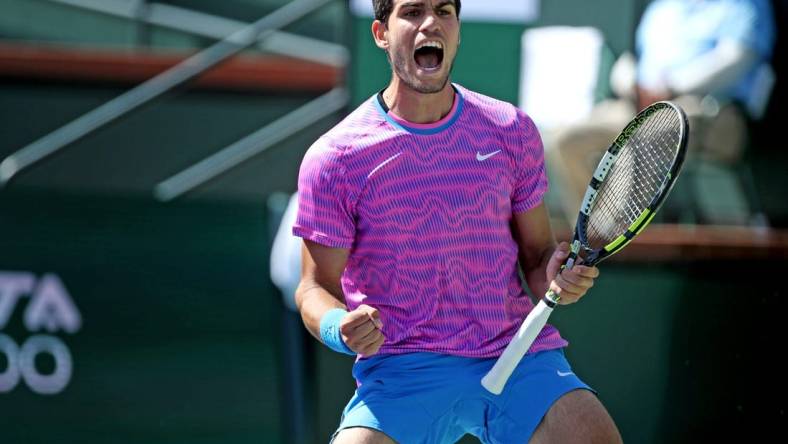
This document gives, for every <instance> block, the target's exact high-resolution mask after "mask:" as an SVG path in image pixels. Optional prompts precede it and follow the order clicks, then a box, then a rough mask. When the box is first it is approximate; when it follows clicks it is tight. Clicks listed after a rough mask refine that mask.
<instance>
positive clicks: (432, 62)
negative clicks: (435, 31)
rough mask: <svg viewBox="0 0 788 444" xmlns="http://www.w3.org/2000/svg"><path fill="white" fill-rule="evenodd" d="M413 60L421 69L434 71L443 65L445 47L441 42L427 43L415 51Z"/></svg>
mask: <svg viewBox="0 0 788 444" xmlns="http://www.w3.org/2000/svg"><path fill="white" fill-rule="evenodd" d="M413 58H414V59H415V60H416V65H418V67H419V68H421V69H424V70H427V71H434V70H437V69H438V68H440V67H441V64H442V63H443V45H442V44H441V43H440V42H425V43H422V44H420V45H419V46H418V47H417V48H416V51H414V54H413Z"/></svg>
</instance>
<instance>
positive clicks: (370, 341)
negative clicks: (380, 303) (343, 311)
mask: <svg viewBox="0 0 788 444" xmlns="http://www.w3.org/2000/svg"><path fill="white" fill-rule="evenodd" d="M382 329H383V323H382V322H381V321H380V313H379V312H378V309H377V308H373V307H370V306H369V305H363V304H362V305H359V306H358V308H356V309H355V310H353V311H351V312H348V314H347V315H345V317H343V318H342V320H341V321H340V322H339V332H340V334H341V335H342V340H343V341H344V342H345V345H347V346H348V347H349V348H350V349H351V350H353V351H354V352H356V353H358V354H360V355H362V356H371V355H374V354H375V353H377V352H378V350H380V346H381V345H383V342H384V341H385V340H386V338H385V337H384V336H383V331H382Z"/></svg>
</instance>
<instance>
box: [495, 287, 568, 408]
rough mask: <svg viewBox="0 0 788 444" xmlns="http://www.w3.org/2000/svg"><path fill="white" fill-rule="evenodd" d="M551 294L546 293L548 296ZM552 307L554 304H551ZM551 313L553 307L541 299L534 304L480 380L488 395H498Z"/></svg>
mask: <svg viewBox="0 0 788 444" xmlns="http://www.w3.org/2000/svg"><path fill="white" fill-rule="evenodd" d="M549 293H551V292H548V294H549ZM553 305H554V304H553ZM552 312H553V307H551V306H550V305H548V304H547V303H545V300H544V299H542V300H540V301H539V303H538V304H536V307H534V309H533V310H531V312H530V313H528V316H527V317H526V318H525V320H524V321H523V323H522V325H520V329H519V330H517V334H516V335H514V337H513V338H512V341H511V342H509V345H507V346H506V349H505V350H504V351H503V353H502V354H501V356H500V357H499V358H498V360H497V361H495V365H493V368H492V369H490V371H489V372H487V374H486V375H485V376H484V377H483V378H482V386H484V388H485V389H487V391H489V392H490V393H493V394H496V395H500V394H501V392H502V391H503V387H504V386H505V385H506V381H508V380H509V376H511V375H512V372H514V369H515V368H517V364H519V363H520V360H521V359H523V356H525V354H526V353H527V352H528V349H530V348H531V344H533V343H534V340H536V336H537V335H538V334H539V332H540V331H542V328H544V326H545V324H546V323H547V318H549V317H550V313H552Z"/></svg>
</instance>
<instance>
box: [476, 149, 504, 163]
mask: <svg viewBox="0 0 788 444" xmlns="http://www.w3.org/2000/svg"><path fill="white" fill-rule="evenodd" d="M500 152H501V150H498V151H493V152H492V153H488V154H482V153H480V152H479V151H476V160H478V161H479V162H481V161H483V160H487V159H489V158H490V157H492V156H494V155H496V154H498V153H500Z"/></svg>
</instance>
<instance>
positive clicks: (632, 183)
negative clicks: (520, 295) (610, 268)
mask: <svg viewBox="0 0 788 444" xmlns="http://www.w3.org/2000/svg"><path fill="white" fill-rule="evenodd" d="M688 131H689V125H688V123H687V118H686V116H685V115H684V112H683V111H682V110H681V108H679V107H677V106H676V105H674V104H672V103H670V102H657V103H654V104H652V105H650V106H648V107H646V108H645V109H643V111H641V112H640V113H638V115H637V116H635V118H634V119H633V120H632V121H631V122H630V123H629V124H628V125H627V126H626V127H625V128H624V129H623V130H622V131H621V134H619V136H618V137H617V138H616V139H615V140H614V141H613V144H612V145H611V146H610V148H608V150H607V152H606V153H605V155H604V156H603V157H602V160H601V161H600V162H599V165H598V166H597V168H596V171H595V172H594V175H593V177H592V178H591V183H590V184H589V185H588V189H587V190H586V194H585V197H584V198H583V203H582V205H581V206H580V213H579V214H578V216H577V223H576V224H575V234H574V237H573V240H572V244H571V250H570V253H569V257H568V258H567V261H566V264H565V267H566V268H569V269H571V268H572V266H573V265H575V264H576V263H577V262H578V260H579V259H582V262H583V265H586V266H594V265H595V264H597V263H598V262H600V261H601V260H603V259H605V258H607V257H610V256H611V255H612V254H614V253H616V252H618V251H620V250H621V249H622V248H624V246H625V245H627V244H628V243H629V242H630V241H631V240H632V239H633V238H634V237H635V236H637V235H638V234H640V232H641V231H643V229H644V228H645V227H646V225H648V223H649V222H651V219H653V218H654V215H655V214H656V212H657V210H658V209H659V207H660V205H662V202H664V200H665V197H666V196H667V195H668V193H669V192H670V190H671V189H672V187H673V184H674V183H675V180H676V177H677V176H678V174H679V171H680V170H681V165H682V164H683V163H684V154H685V151H686V149H687V133H688ZM560 300H561V296H560V295H558V294H556V292H554V291H553V290H552V289H551V290H548V291H547V293H546V294H545V295H544V297H543V298H542V300H540V301H539V303H538V304H537V305H536V307H534V309H533V310H531V312H530V313H529V314H528V316H527V317H526V318H525V321H523V324H522V325H521V326H520V329H519V330H518V331H517V334H516V335H515V336H514V338H512V341H511V342H510V343H509V345H508V346H507V347H506V349H505V350H504V351H503V353H502V354H501V356H500V357H499V358H498V360H497V361H496V363H495V365H494V366H493V368H492V369H491V370H490V371H489V372H488V373H487V375H485V376H484V378H482V385H483V386H484V388H486V389H487V390H489V391H490V392H492V393H494V394H496V395H497V394H500V393H501V392H502V391H503V387H504V386H505V385H506V381H507V380H508V379H509V376H511V374H512V372H513V371H514V369H515V367H517V364H518V363H519V362H520V360H521V359H522V357H523V356H524V355H525V353H526V352H527V351H528V349H530V348H531V344H533V342H534V340H535V339H536V336H537V335H538V334H539V332H540V331H542V328H543V327H544V325H545V324H546V323H547V318H548V317H549V316H550V313H551V312H552V311H553V308H554V307H555V306H556V305H557V304H558V302H559V301H560Z"/></svg>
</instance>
